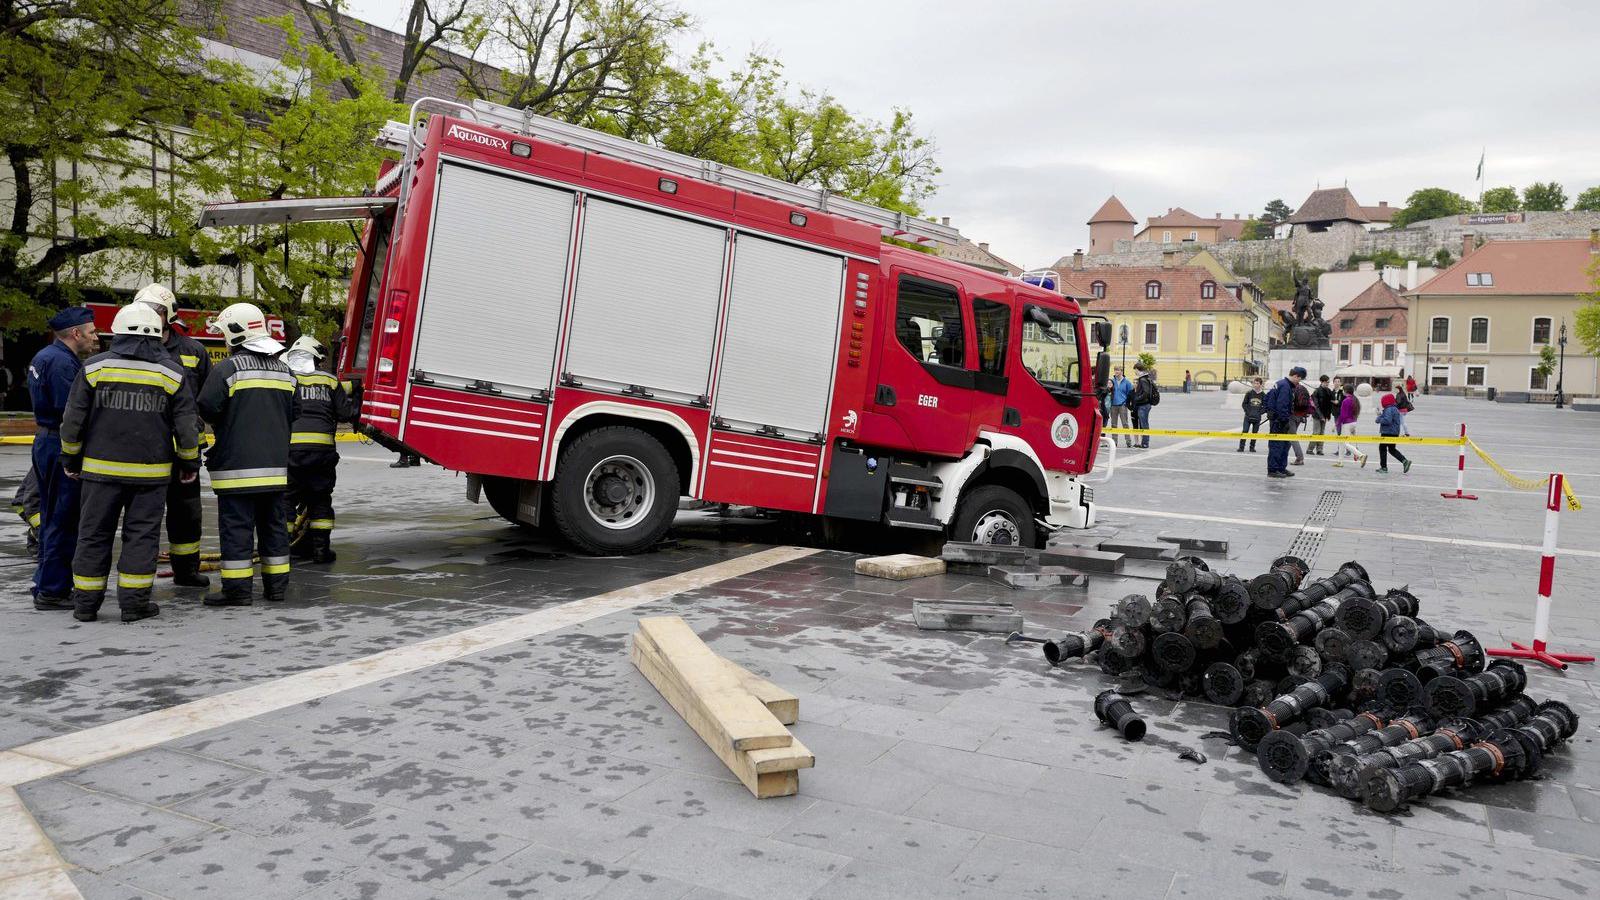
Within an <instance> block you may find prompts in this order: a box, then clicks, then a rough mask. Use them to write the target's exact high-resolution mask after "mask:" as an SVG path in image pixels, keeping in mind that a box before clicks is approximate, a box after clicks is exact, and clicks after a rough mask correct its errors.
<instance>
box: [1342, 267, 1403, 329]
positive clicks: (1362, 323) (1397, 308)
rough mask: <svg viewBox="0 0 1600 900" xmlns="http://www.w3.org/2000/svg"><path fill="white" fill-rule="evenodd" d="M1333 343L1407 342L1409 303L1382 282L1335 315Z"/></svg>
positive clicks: (1359, 295) (1365, 291)
mask: <svg viewBox="0 0 1600 900" xmlns="http://www.w3.org/2000/svg"><path fill="white" fill-rule="evenodd" d="M1332 337H1333V339H1334V340H1336V341H1342V340H1353V339H1357V338H1362V339H1365V338H1386V339H1392V340H1402V341H1403V340H1405V338H1406V301H1405V298H1403V297H1401V296H1400V295H1399V294H1397V293H1395V292H1394V289H1393V288H1391V287H1389V285H1388V284H1386V283H1384V281H1383V279H1381V278H1380V279H1379V280H1377V281H1375V282H1373V283H1372V286H1371V287H1368V288H1367V289H1366V290H1364V291H1362V292H1361V293H1359V294H1357V295H1356V297H1355V299H1354V300H1351V301H1350V302H1349V303H1346V304H1345V305H1344V307H1343V308H1342V309H1340V310H1339V311H1338V312H1337V313H1335V314H1334V318H1333V335H1332Z"/></svg>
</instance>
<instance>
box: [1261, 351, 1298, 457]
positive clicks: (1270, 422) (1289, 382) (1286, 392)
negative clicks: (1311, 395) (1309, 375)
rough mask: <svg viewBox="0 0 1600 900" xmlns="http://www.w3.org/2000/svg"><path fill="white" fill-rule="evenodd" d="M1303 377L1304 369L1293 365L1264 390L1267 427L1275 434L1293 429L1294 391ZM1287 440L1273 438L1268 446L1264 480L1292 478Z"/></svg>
mask: <svg viewBox="0 0 1600 900" xmlns="http://www.w3.org/2000/svg"><path fill="white" fill-rule="evenodd" d="M1304 377H1306V370H1305V369H1302V368H1300V367H1299V366H1295V367H1294V368H1292V369H1290V370H1289V374H1288V375H1285V376H1284V377H1283V378H1281V379H1279V380H1278V383H1277V384H1275V385H1273V386H1272V390H1270V391H1267V397H1266V404H1267V427H1268V430H1269V431H1271V433H1272V434H1274V435H1279V434H1290V433H1291V432H1292V429H1293V428H1294V390H1295V388H1296V387H1298V386H1299V384H1300V379H1302V378H1304ZM1290 443H1291V442H1290V441H1287V440H1279V439H1277V438H1276V437H1274V438H1272V439H1271V440H1270V441H1269V443H1268V444H1267V477H1268V478H1293V477H1294V473H1293V472H1291V471H1289V444H1290Z"/></svg>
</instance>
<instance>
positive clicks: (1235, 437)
mask: <svg viewBox="0 0 1600 900" xmlns="http://www.w3.org/2000/svg"><path fill="white" fill-rule="evenodd" d="M1101 433H1102V434H1129V435H1145V434H1148V435H1150V436H1152V437H1193V438H1211V439H1214V440H1219V441H1221V440H1229V441H1240V440H1244V441H1315V442H1317V443H1320V444H1412V445H1417V444H1424V445H1427V446H1432V447H1459V446H1461V438H1460V437H1442V438H1436V437H1381V436H1379V435H1376V434H1332V433H1326V434H1310V433H1307V432H1303V431H1300V432H1291V433H1289V434H1271V433H1269V432H1266V431H1259V432H1257V431H1252V432H1244V431H1185V430H1179V429H1157V428H1105V429H1102V430H1101Z"/></svg>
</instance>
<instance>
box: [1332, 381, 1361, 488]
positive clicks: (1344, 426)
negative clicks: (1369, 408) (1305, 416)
mask: <svg viewBox="0 0 1600 900" xmlns="http://www.w3.org/2000/svg"><path fill="white" fill-rule="evenodd" d="M1360 417H1361V401H1360V400H1359V399H1357V398H1356V386H1355V383H1354V382H1352V383H1350V384H1347V385H1344V396H1343V397H1342V398H1340V400H1339V414H1338V416H1336V417H1334V420H1333V422H1334V427H1335V428H1336V429H1337V430H1338V433H1339V435H1340V436H1344V435H1351V434H1355V433H1356V420H1357V419H1359V418H1360ZM1340 454H1341V455H1342V456H1350V457H1354V458H1355V460H1356V463H1357V464H1358V465H1360V466H1362V467H1363V468H1364V467H1365V466H1366V465H1367V455H1366V454H1365V453H1362V452H1361V451H1360V450H1358V449H1356V447H1355V446H1354V445H1353V444H1351V443H1350V442H1349V441H1345V442H1344V446H1343V447H1341V448H1340ZM1333 464H1334V465H1336V466H1343V465H1344V460H1343V459H1336V460H1334V463H1333Z"/></svg>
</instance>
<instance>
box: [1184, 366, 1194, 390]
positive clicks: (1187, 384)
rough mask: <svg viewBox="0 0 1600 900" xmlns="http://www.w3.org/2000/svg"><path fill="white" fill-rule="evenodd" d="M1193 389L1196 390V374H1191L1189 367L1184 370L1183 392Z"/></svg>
mask: <svg viewBox="0 0 1600 900" xmlns="http://www.w3.org/2000/svg"><path fill="white" fill-rule="evenodd" d="M1192 390H1194V376H1193V375H1191V374H1189V370H1188V369H1184V370H1183V392H1184V393H1185V394H1187V393H1189V392H1190V391H1192Z"/></svg>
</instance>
